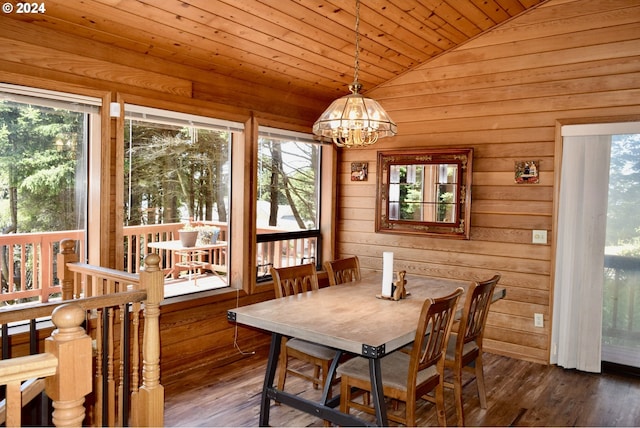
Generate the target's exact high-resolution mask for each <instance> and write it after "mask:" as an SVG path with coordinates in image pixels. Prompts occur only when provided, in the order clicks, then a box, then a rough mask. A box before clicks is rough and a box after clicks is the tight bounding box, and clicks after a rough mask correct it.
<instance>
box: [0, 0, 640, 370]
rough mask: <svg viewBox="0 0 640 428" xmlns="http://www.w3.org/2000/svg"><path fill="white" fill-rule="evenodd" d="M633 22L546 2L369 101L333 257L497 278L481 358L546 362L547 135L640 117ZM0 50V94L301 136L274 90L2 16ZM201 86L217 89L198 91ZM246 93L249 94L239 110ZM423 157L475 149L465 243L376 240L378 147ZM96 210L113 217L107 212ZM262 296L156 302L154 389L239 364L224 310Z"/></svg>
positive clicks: (610, 9)
mask: <svg viewBox="0 0 640 428" xmlns="http://www.w3.org/2000/svg"><path fill="white" fill-rule="evenodd" d="M639 22H640V11H639V7H638V6H637V2H636V1H634V0H625V1H622V0H608V1H595V0H581V1H579V2H578V1H566V0H552V1H550V2H548V3H545V4H544V5H543V7H539V8H538V9H536V10H533V11H531V12H530V13H527V14H526V15H524V16H522V17H520V18H518V19H516V20H513V21H510V22H508V23H507V24H506V25H503V26H501V27H500V28H498V29H497V30H495V31H493V32H491V33H489V34H486V35H483V36H480V37H478V38H476V39H474V40H473V41H472V42H470V43H467V44H466V45H464V46H463V47H461V48H460V49H457V50H456V51H454V52H451V53H449V54H446V55H443V56H440V57H438V58H437V59H435V60H434V61H432V62H430V63H429V64H426V65H425V66H423V67H420V68H418V69H416V70H415V71H413V72H410V73H407V74H405V75H402V76H401V77H399V78H398V79H396V80H394V81H392V82H389V84H387V85H385V86H383V87H380V88H377V89H376V90H374V91H372V92H371V93H370V95H371V96H373V97H375V98H377V99H379V100H380V101H381V102H382V103H383V105H384V106H385V107H386V108H388V110H389V112H390V114H391V115H392V117H393V118H394V119H395V120H396V121H397V122H398V126H399V130H400V134H399V135H398V136H397V137H394V138H392V139H388V140H382V141H380V142H379V143H378V144H377V145H376V146H374V148H372V149H370V150H354V151H342V153H341V156H342V159H341V162H340V186H339V189H338V192H337V193H338V198H339V199H338V209H339V212H338V216H339V219H340V220H339V224H338V225H337V234H338V244H337V251H338V254H336V255H337V256H339V255H349V254H358V255H359V256H360V257H361V258H362V265H363V268H364V269H380V268H381V265H382V262H381V254H382V251H383V250H391V251H394V252H395V253H396V260H397V261H398V266H399V267H403V268H406V269H407V270H409V271H411V272H415V273H419V274H429V275H438V276H452V277H457V278H466V279H479V278H484V277H487V276H488V275H490V274H492V273H493V272H496V271H499V272H501V273H502V274H503V280H502V284H503V285H505V286H506V287H507V289H508V298H507V299H506V300H505V301H503V302H500V303H498V304H496V305H495V307H494V310H493V312H492V314H491V318H490V321H489V323H490V328H489V331H488V340H487V346H488V348H489V349H491V350H492V351H494V352H497V353H500V354H506V355H512V356H516V357H519V358H523V359H527V360H534V361H540V362H546V361H548V353H549V332H550V322H549V321H550V318H549V317H550V313H551V312H550V309H551V308H550V300H551V297H552V296H551V294H552V284H551V269H552V263H551V260H552V246H551V245H550V244H549V245H532V244H530V240H531V230H532V229H546V230H549V231H550V232H553V225H554V203H555V202H556V201H555V200H554V198H555V197H556V194H557V189H556V188H554V185H553V183H554V179H555V175H556V173H557V171H556V170H555V167H554V163H555V162H556V159H555V158H554V153H555V150H556V142H555V140H554V135H555V124H556V121H557V120H560V119H572V118H573V119H576V120H580V119H583V118H592V117H610V118H611V117H619V116H622V115H633V114H636V115H638V114H640V96H639V95H640V24H639ZM0 51H1V52H2V55H1V56H0V73H1V77H0V80H2V81H5V82H8V83H15V84H23V85H31V86H36V87H44V88H47V89H57V90H61V91H69V92H76V93H91V94H92V95H95V93H96V92H98V93H99V92H106V93H108V94H110V95H111V97H112V99H114V100H115V99H116V98H117V96H118V95H121V94H125V95H126V96H127V99H130V100H131V99H135V100H136V101H137V102H138V103H143V104H145V105H149V106H152V107H159V108H168V107H175V108H177V109H180V110H181V111H186V112H189V113H194V114H206V115H210V116H214V117H219V118H222V119H229V120H236V121H241V122H245V121H246V120H247V119H248V118H249V117H251V115H255V116H256V117H259V118H260V123H261V124H265V125H267V126H281V127H288V128H289V129H293V130H300V131H302V130H305V129H306V130H308V129H309V126H310V125H311V121H313V120H314V119H315V114H316V113H313V112H312V111H311V108H310V107H309V103H310V101H309V100H308V99H303V98H304V97H286V100H287V103H286V104H282V103H275V104H277V106H278V109H277V110H276V111H273V110H270V109H271V108H272V107H273V105H274V103H273V102H272V100H273V99H279V100H280V99H282V98H283V97H281V96H280V95H281V94H278V93H277V91H276V90H275V89H273V88H266V87H265V88H263V87H260V88H258V87H255V86H252V87H250V88H247V86H246V82H241V81H236V80H233V79H228V78H223V77H220V78H217V77H216V76H215V75H213V73H203V72H199V71H197V70H192V69H189V68H187V67H185V66H183V65H181V64H173V63H170V62H168V61H164V60H159V59H151V58H148V57H147V56H145V55H144V54H143V53H135V52H132V51H125V50H123V49H117V48H115V47H113V46H107V45H104V44H100V43H99V42H96V41H93V40H84V39H79V38H72V37H70V36H66V35H63V34H62V33H59V32H57V31H55V29H53V28H39V27H38V26H36V25H34V24H30V23H28V22H17V21H14V20H11V19H8V18H6V17H3V16H1V15H0ZM212 82H215V85H216V86H207V85H213V83H212ZM222 89H223V91H222V92H219V90H222ZM249 92H250V93H251V95H257V97H255V98H254V97H250V96H248V95H247V96H246V98H244V96H243V94H247V93H249ZM215 94H221V95H220V96H219V97H218V96H216V95H215ZM231 94H233V96H231ZM111 132H113V131H111ZM112 137H113V136H112ZM111 144H114V140H113V139H112V140H111ZM430 146H452V147H453V146H465V147H473V148H474V149H475V153H474V171H475V172H474V177H473V184H474V185H473V203H472V229H471V239H470V240H469V241H454V240H444V239H433V238H419V237H406V236H401V235H397V236H396V235H388V234H385V235H380V234H375V233H374V218H373V215H374V214H373V213H374V206H375V205H374V202H375V194H376V190H375V161H376V152H377V150H383V149H391V148H398V147H406V148H413V147H430ZM106 153H109V154H111V156H113V155H112V153H114V151H113V150H108V151H107V152H106ZM524 159H539V160H540V167H541V174H542V179H541V183H540V184H539V185H531V186H522V185H520V186H516V185H515V184H513V162H514V161H515V160H524ZM353 161H368V162H369V165H370V173H371V175H370V177H369V181H367V182H362V183H352V182H350V181H349V168H350V163H351V162H353ZM110 162H115V160H114V159H113V158H112V159H110ZM112 168H113V165H112ZM114 182H115V177H114V179H113V180H111V181H110V183H111V184H113V183H114ZM113 191H115V190H113ZM110 209H111V210H112V213H111V214H110V215H108V216H109V217H110V218H113V217H114V216H115V214H114V213H116V212H117V209H118V208H117V207H115V206H112V207H111V208H110ZM113 227H115V226H113V225H105V226H104V229H103V230H109V231H112V228H113ZM109 254H111V255H112V257H113V255H114V254H115V250H114V248H110V249H109ZM268 298H272V293H270V292H263V293H259V294H257V295H253V296H246V295H245V294H244V293H243V292H240V295H239V296H237V295H236V293H235V292H227V293H223V294H221V295H218V296H213V297H210V298H206V299H201V300H198V301H184V302H181V303H176V304H173V305H169V306H164V307H163V308H162V311H163V314H162V316H161V329H162V333H161V334H162V338H161V340H162V343H163V351H162V369H161V371H162V373H163V377H165V376H167V375H177V374H179V372H180V371H181V370H184V369H185V368H188V367H190V366H193V365H194V364H201V363H204V362H218V363H219V364H224V362H225V361H229V360H232V359H235V358H240V357H241V356H242V355H241V354H240V353H239V352H238V350H237V349H236V348H235V347H234V335H235V329H234V327H233V326H232V325H231V324H229V323H228V322H227V321H226V310H227V309H229V308H232V307H235V306H236V305H237V304H239V305H245V304H249V303H252V302H255V301H259V300H263V299H268ZM534 312H542V313H544V314H545V321H546V323H545V327H544V328H543V329H537V328H534V327H533V313H534ZM200 337H205V338H206V340H199V339H198V338H200ZM238 337H239V345H240V348H241V349H243V350H245V351H247V350H249V351H250V350H251V349H252V348H253V347H255V346H259V345H261V344H264V343H265V340H267V339H268V336H266V335H264V334H262V333H259V332H257V331H252V330H249V329H243V328H240V329H239V332H238ZM194 362H195V363H194Z"/></svg>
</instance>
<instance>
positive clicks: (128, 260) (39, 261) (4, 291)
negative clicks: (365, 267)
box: [0, 222, 321, 306]
mask: <svg viewBox="0 0 640 428" xmlns="http://www.w3.org/2000/svg"><path fill="white" fill-rule="evenodd" d="M198 224H201V225H205V226H216V227H218V228H219V229H220V234H219V236H218V239H219V240H221V241H227V236H228V225H227V223H222V222H199V223H198ZM182 227H183V224H182V223H168V224H154V225H141V226H127V227H125V228H124V229H123V245H124V271H125V272H128V273H134V274H135V273H138V272H139V271H140V266H141V264H142V263H143V260H144V257H145V256H146V255H147V254H149V253H151V252H153V251H152V250H150V249H149V248H148V246H147V245H148V244H149V243H152V242H159V241H170V240H176V239H179V236H178V230H180V229H181V228H182ZM256 233H257V235H258V245H257V249H256V261H255V263H256V276H257V277H258V279H261V278H264V277H268V276H269V267H271V266H275V267H283V266H291V265H294V264H300V263H308V262H314V263H316V264H318V263H320V262H321V260H318V259H317V254H321V251H320V249H319V246H320V242H321V241H320V232H319V231H317V230H303V231H298V232H288V231H285V230H282V229H277V228H259V229H257V231H256ZM63 239H72V240H75V241H76V242H77V246H78V248H76V252H77V253H78V254H84V253H85V252H84V247H85V240H84V231H82V230H67V231H61V232H38V233H15V234H13V233H12V234H7V235H0V280H1V285H2V288H1V290H0V306H3V305H5V306H6V305H11V304H15V303H23V302H29V301H39V302H41V303H47V302H49V301H50V300H51V299H52V298H59V297H60V293H61V288H60V284H59V283H58V277H59V275H58V266H57V262H56V257H55V254H56V253H57V252H58V251H59V247H60V241H62V240H63ZM227 254H228V252H227V249H226V248H217V249H213V250H211V252H210V254H209V255H208V256H209V257H210V259H211V260H210V263H211V264H212V265H215V266H217V267H220V270H221V271H222V272H224V271H225V270H227V271H228V266H227V263H228V259H227ZM161 256H162V257H161V265H160V268H161V269H162V270H163V271H165V272H167V271H169V270H170V269H171V268H172V267H173V266H175V263H176V262H177V261H178V260H173V257H174V256H175V255H174V254H173V253H172V252H170V251H168V252H164V253H163V254H161ZM81 261H82V260H81ZM225 267H226V268H227V269H225Z"/></svg>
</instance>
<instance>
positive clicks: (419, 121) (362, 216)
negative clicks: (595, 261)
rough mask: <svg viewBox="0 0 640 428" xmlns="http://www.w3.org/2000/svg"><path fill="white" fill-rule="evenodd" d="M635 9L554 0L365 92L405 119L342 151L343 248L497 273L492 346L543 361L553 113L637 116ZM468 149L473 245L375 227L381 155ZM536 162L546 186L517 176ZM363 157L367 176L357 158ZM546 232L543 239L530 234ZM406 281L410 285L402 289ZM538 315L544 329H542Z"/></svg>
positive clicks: (480, 275)
mask: <svg viewBox="0 0 640 428" xmlns="http://www.w3.org/2000/svg"><path fill="white" fill-rule="evenodd" d="M639 95H640V4H638V2H636V1H630V0H613V1H606V2H604V1H596V0H580V1H550V2H548V3H545V4H544V5H542V6H541V7H538V8H537V9H534V10H532V11H530V12H528V13H526V14H525V15H524V16H521V17H518V18H517V19H515V20H512V21H510V22H508V23H506V24H504V25H502V26H501V27H499V28H498V29H495V30H493V31H491V32H490V33H488V34H485V35H481V36H479V37H477V38H475V39H473V40H472V41H471V42H469V43H467V44H465V45H463V46H461V47H460V48H458V49H456V50H455V51H453V52H450V53H447V54H445V55H442V56H440V57H438V58H436V59H435V60H433V61H431V62H430V63H428V64H425V65H423V66H421V67H418V68H417V69H415V70H414V71H411V72H408V73H406V74H404V75H403V76H401V77H399V78H397V79H395V80H392V81H391V82H389V83H388V84H385V85H384V86H382V87H379V88H377V89H376V90H374V91H371V92H370V94H369V96H371V97H373V98H375V99H377V100H378V101H380V102H381V104H382V105H383V106H384V107H385V108H386V109H387V111H388V113H389V114H390V115H391V117H392V118H393V119H394V120H395V121H396V122H397V124H398V135H397V136H396V137H393V138H390V139H386V140H381V141H380V142H378V143H377V144H376V145H375V146H373V148H371V149H367V150H342V152H341V163H340V166H339V168H340V185H339V204H338V206H339V210H340V211H339V218H340V222H339V225H338V252H339V253H340V255H352V254H357V255H358V256H359V257H360V258H361V265H362V267H363V268H364V269H380V268H381V267H382V258H381V257H382V252H383V251H393V252H394V253H395V260H396V269H406V270H407V271H409V272H413V273H418V274H425V275H434V276H443V277H455V278H460V279H468V280H478V279H484V278H488V277H490V276H491V275H493V273H494V272H500V273H501V274H502V280H501V282H500V284H501V285H503V286H505V287H506V288H507V298H506V299H505V300H504V301H501V302H498V303H496V304H494V306H493V308H492V311H491V313H490V317H489V320H488V325H489V328H488V330H487V333H486V340H485V346H486V348H487V349H488V350H490V351H491V352H495V353H498V354H502V355H508V356H514V357H517V358H522V359H525V360H531V361H538V362H543V363H546V362H548V361H549V352H550V332H551V321H552V320H551V314H552V309H551V302H552V294H553V292H552V290H553V284H552V269H553V263H552V258H553V250H552V249H553V247H552V236H553V235H552V233H553V232H555V231H554V225H555V217H554V203H555V202H557V201H556V200H555V198H556V197H557V194H558V189H556V188H555V187H554V180H555V175H556V174H557V173H558V172H559V171H556V168H555V167H554V164H555V162H556V159H554V154H555V150H556V144H557V142H556V141H555V133H556V121H558V120H564V121H569V122H570V121H572V120H575V121H582V120H583V119H585V118H606V119H607V120H610V119H615V118H616V117H622V118H623V119H624V118H627V117H628V116H629V115H638V114H640V96H639ZM435 146H449V147H473V148H474V160H473V170H474V172H473V186H472V204H471V208H472V219H471V239H470V240H468V241H459V240H449V239H438V238H427V237H416V236H403V235H389V234H376V233H374V228H375V226H374V207H375V200H376V152H377V151H378V150H384V149H391V148H393V149H397V148H402V147H406V148H416V147H435ZM517 160H539V161H540V174H541V178H540V183H539V184H535V185H517V184H515V183H514V162H515V161H517ZM362 161H365V162H369V172H370V175H369V179H368V181H366V182H351V181H350V175H349V172H350V164H351V162H362ZM534 229H543V230H547V231H549V235H548V236H549V238H548V244H547V245H539V244H538V245H534V244H532V243H531V239H532V230H534ZM407 286H408V287H409V288H410V284H408V285H407ZM534 313H543V314H544V319H545V324H544V328H537V327H534V324H533V317H534Z"/></svg>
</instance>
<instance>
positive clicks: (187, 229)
mask: <svg viewBox="0 0 640 428" xmlns="http://www.w3.org/2000/svg"><path fill="white" fill-rule="evenodd" d="M178 234H179V235H180V243H181V244H182V246H183V247H195V246H196V241H197V240H198V229H196V228H195V227H193V226H192V225H191V222H190V221H188V222H186V223H185V225H184V226H183V227H182V229H180V230H178Z"/></svg>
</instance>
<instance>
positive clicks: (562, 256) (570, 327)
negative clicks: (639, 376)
mask: <svg viewBox="0 0 640 428" xmlns="http://www.w3.org/2000/svg"><path fill="white" fill-rule="evenodd" d="M610 147H611V136H610V135H604V136H603V135H600V136H595V135H594V136H572V137H564V140H563V149H562V151H563V155H562V175H561V183H560V212H559V218H558V235H557V236H558V242H557V247H556V271H555V286H554V306H553V331H552V338H551V340H552V354H551V362H552V363H557V364H558V365H560V366H562V367H566V368H576V369H578V370H583V371H589V372H600V352H601V340H602V289H603V275H604V274H603V272H604V246H605V234H606V221H607V198H608V188H609V159H610V153H611V149H610Z"/></svg>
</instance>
